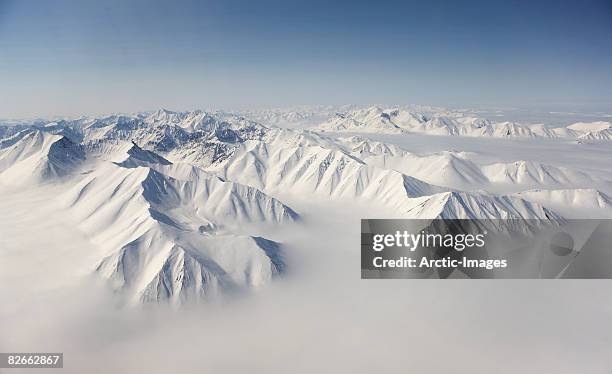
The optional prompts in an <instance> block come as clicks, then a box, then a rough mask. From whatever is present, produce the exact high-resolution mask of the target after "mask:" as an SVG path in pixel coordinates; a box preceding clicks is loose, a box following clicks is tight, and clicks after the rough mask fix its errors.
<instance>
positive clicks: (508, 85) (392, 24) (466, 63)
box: [0, 0, 612, 118]
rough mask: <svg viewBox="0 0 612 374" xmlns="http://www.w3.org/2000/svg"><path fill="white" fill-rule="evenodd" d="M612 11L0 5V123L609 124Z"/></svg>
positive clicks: (594, 1)
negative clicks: (347, 111) (546, 111)
mask: <svg viewBox="0 0 612 374" xmlns="http://www.w3.org/2000/svg"><path fill="white" fill-rule="evenodd" d="M611 61H612V1H610V0H585V1H537V0H535V1H518V0H515V1H495V0H489V1H485V0H478V1H474V0H473V1H470V0H466V1H441V0H433V1H423V2H416V1H388V0H377V1H356V0H353V1H320V0H311V1H252V0H234V1H232V0H219V1H210V0H209V1H207V0H203V1H157V0H148V1H145V0H137V1H126V0H112V1H83V0H81V1H77V0H41V1H31V0H14V1H11V0H8V1H7V0H0V117H5V118H6V117H13V118H14V117H32V116H48V115H61V114H66V115H76V114H99V113H107V112H115V111H138V110H147V109H154V108H158V107H167V108H172V109H194V108H209V107H224V108H238V107H240V108H244V107H275V106H288V105H298V104H347V103H357V104H368V103H397V104H400V103H418V104H432V105H444V106H504V107H508V106H520V107H521V106H526V107H539V106H541V107H550V108H555V109H572V110H573V109H576V108H580V109H584V108H587V109H597V110H610V109H611V108H612V68H611V67H610V66H612V62H611Z"/></svg>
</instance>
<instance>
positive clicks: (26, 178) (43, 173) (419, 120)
mask: <svg viewBox="0 0 612 374" xmlns="http://www.w3.org/2000/svg"><path fill="white" fill-rule="evenodd" d="M344 109H345V111H344V112H335V111H333V110H332V108H329V107H326V108H319V109H318V110H311V111H306V112H300V111H294V110H289V111H282V110H275V111H269V112H265V111H264V112H261V111H260V112H242V113H240V114H231V113H227V112H222V111H212V112H205V111H193V112H172V111H168V110H163V109H161V110H158V111H155V112H151V113H139V114H133V115H112V116H107V117H101V118H89V117H83V118H78V119H64V120H51V121H40V120H37V121H36V122H33V123H22V122H20V123H18V124H16V125H15V124H13V125H11V126H0V186H4V187H3V188H12V189H22V188H23V189H25V188H38V189H45V190H46V191H50V192H49V200H53V201H55V202H56V203H57V204H58V206H60V207H61V209H62V211H63V212H65V213H66V214H68V215H70V216H71V217H73V219H74V221H75V222H77V225H76V226H77V227H76V228H75V229H77V230H79V232H81V233H83V234H84V235H86V236H87V237H88V238H89V241H90V242H91V248H88V249H87V250H89V251H91V254H92V255H91V262H90V263H89V265H88V266H89V270H90V271H91V272H92V273H95V274H98V275H100V276H101V277H102V278H103V279H105V280H107V282H108V284H109V285H110V287H112V289H114V290H116V291H117V292H119V293H121V294H123V295H125V296H126V297H127V298H128V299H129V300H130V301H131V302H135V303H137V302H146V301H169V302H171V303H176V304H180V303H182V302H184V301H187V300H191V299H200V298H207V297H208V296H210V295H215V294H219V293H223V292H232V291H234V290H245V289H252V288H258V287H260V286H262V285H265V284H266V283H268V282H270V281H271V280H273V279H274V278H275V277H277V276H279V275H282V274H283V272H285V271H286V270H287V268H288V266H287V262H286V257H285V256H286V254H287V253H286V251H287V248H286V246H285V244H283V243H280V242H278V241H276V240H274V239H273V238H268V237H266V235H265V234H266V233H269V232H271V231H273V230H278V229H279V228H282V227H298V229H299V228H300V227H302V226H303V223H302V220H303V219H304V217H303V216H304V215H303V213H302V212H301V210H300V209H299V208H297V207H303V206H306V205H308V204H309V202H310V201H317V202H324V203H325V204H330V205H331V206H333V205H334V204H347V203H348V204H358V205H360V206H365V207H376V209H377V210H378V211H379V210H380V209H384V210H385V211H386V212H389V216H393V217H406V218H429V219H434V218H491V219H499V218H502V219H503V218H527V219H532V218H533V219H543V220H551V221H553V222H555V221H560V220H563V219H564V218H570V217H583V216H592V217H612V198H610V196H609V194H610V192H611V188H612V184H611V183H610V180H612V170H610V169H609V168H606V167H605V164H599V165H598V164H597V163H592V162H588V157H587V156H588V155H591V154H593V155H597V154H598V153H600V154H604V153H605V152H604V150H605V149H607V147H609V144H610V143H609V142H608V140H610V139H611V134H612V133H611V131H612V127H611V124H610V123H608V122H593V123H575V124H571V125H568V126H566V127H549V126H546V125H544V124H523V123H513V122H494V121H491V120H488V119H484V118H476V117H473V116H467V115H462V114H460V113H457V112H451V111H441V110H437V109H433V108H416V109H415V108H395V109H382V108H379V107H348V108H344ZM417 109H420V110H421V111H419V110H417ZM260 122H264V123H265V124H261V123H260ZM292 124H293V125H292ZM296 124H297V125H296ZM276 125H282V127H277V126H276ZM347 133H350V134H347ZM355 133H359V134H355ZM372 134H376V135H385V136H388V137H389V136H390V137H391V138H387V139H391V140H392V141H387V140H385V141H381V140H379V139H374V137H372V136H371V135H372ZM420 135H436V136H438V137H440V138H444V139H450V140H449V142H451V140H452V141H456V140H459V139H462V138H472V139H473V138H478V139H476V141H478V142H482V144H483V146H482V148H478V147H476V150H474V149H470V150H461V149H456V148H457V146H454V145H453V146H446V144H445V143H444V147H445V148H443V149H442V150H433V149H432V150H431V151H429V152H422V151H421V150H416V149H411V147H410V146H406V145H403V143H402V141H403V140H406V139H408V140H409V139H412V138H413V137H418V136H420ZM411 137H412V138H411ZM498 138H501V139H503V140H493V139H498ZM394 139H397V140H398V141H394ZM453 139H456V140H453ZM541 139H547V140H546V142H544V143H540V140H541ZM502 141H503V142H504V143H503V146H504V147H518V148H516V149H517V152H516V153H508V152H506V156H502V155H501V154H498V152H497V149H495V148H499V147H500V144H502V143H490V142H502ZM515 141H521V143H513V142H515ZM488 142H489V143H488ZM508 142H510V143H508ZM551 142H552V143H551ZM584 143H589V144H584ZM457 144H459V145H461V143H457ZM491 144H493V145H491ZM521 147H523V148H521ZM525 147H531V148H529V149H537V150H538V151H536V153H535V156H534V153H533V152H532V153H531V154H529V153H528V152H525V153H524V152H522V151H521V150H522V149H525ZM564 147H565V148H564ZM567 147H569V148H567ZM576 147H582V148H580V149H577V148H576ZM472 148H473V147H472ZM491 148H493V149H495V150H494V151H490V149H491ZM511 149H512V148H511ZM565 149H571V151H576V152H583V151H581V150H584V152H583V153H582V154H583V155H587V156H584V157H583V158H580V157H578V155H577V156H576V158H577V159H580V160H581V161H580V160H579V161H580V162H577V163H568V162H564V160H558V161H559V162H555V161H556V160H554V159H553V160H552V162H550V161H551V160H550V159H548V158H547V157H537V156H538V153H537V152H540V154H539V155H540V156H541V155H545V154H547V152H564V151H563V150H565ZM560 150H561V151H560ZM508 154H510V155H512V157H508V156H507V155H508ZM561 154H564V153H561ZM567 155H568V157H569V156H570V154H569V153H567ZM527 156H529V157H527ZM581 157H582V156H581ZM570 158H571V157H570ZM570 158H568V160H570ZM596 158H597V156H594V158H593V159H596ZM601 165H603V166H601ZM587 169H588V170H587ZM296 206H297V207H296ZM349 215H350V213H347V217H349ZM306 218H307V219H308V218H309V217H306ZM304 227H305V226H304ZM304 229H305V228H304Z"/></svg>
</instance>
